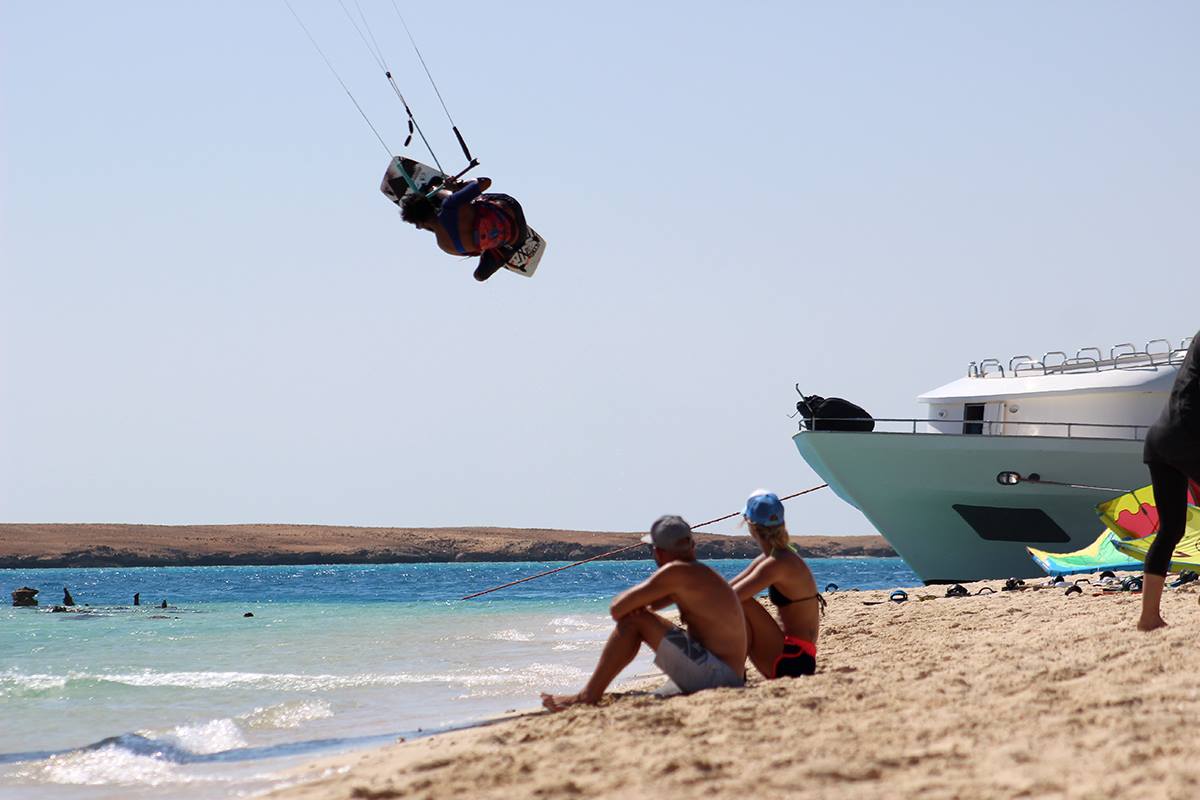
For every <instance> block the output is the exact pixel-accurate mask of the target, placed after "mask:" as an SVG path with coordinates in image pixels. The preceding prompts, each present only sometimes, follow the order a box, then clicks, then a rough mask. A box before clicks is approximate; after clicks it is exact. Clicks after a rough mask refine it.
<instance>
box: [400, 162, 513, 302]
mask: <svg viewBox="0 0 1200 800" xmlns="http://www.w3.org/2000/svg"><path fill="white" fill-rule="evenodd" d="M491 185H492V179H491V178H477V179H476V180H473V181H468V182H467V183H465V184H463V185H462V186H461V187H460V188H458V189H457V191H454V192H451V191H450V189H441V190H439V191H438V192H437V193H435V194H434V195H433V197H426V196H425V195H423V194H421V193H420V192H411V193H409V194H406V195H405V196H404V199H402V200H401V201H400V218H401V219H403V220H404V221H405V222H409V223H412V224H413V225H415V226H417V227H418V228H420V229H421V230H425V231H433V233H434V235H435V236H437V242H438V247H440V248H441V249H442V250H444V251H445V252H447V253H449V254H451V255H456V256H479V266H478V267H476V268H475V280H477V281H486V280H487V279H488V278H490V277H492V276H493V275H495V274H496V272H497V271H498V270H499V269H500V268H501V267H503V266H504V263H505V262H506V261H508V260H509V259H510V258H512V257H513V254H514V253H515V252H516V250H517V248H518V247H519V246H520V245H521V242H523V241H525V238H526V237H527V236H528V235H529V227H528V226H527V225H526V224H525V212H524V211H522V210H521V204H520V203H518V202H517V201H516V200H514V199H513V198H512V197H509V196H508V195H506V194H499V193H490V194H484V193H483V192H484V191H485V190H487V189H488V188H489V187H490V186H491Z"/></svg>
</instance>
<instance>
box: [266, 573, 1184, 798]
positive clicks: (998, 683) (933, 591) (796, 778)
mask: <svg viewBox="0 0 1200 800" xmlns="http://www.w3.org/2000/svg"><path fill="white" fill-rule="evenodd" d="M1001 585H1002V582H1000V581H984V582H981V583H977V584H969V585H968V587H969V588H971V589H972V590H975V589H977V588H978V587H980V586H992V587H994V588H997V589H998V588H999V587H1000V586H1001ZM1084 589H1085V592H1084V594H1083V595H1076V596H1071V597H1068V596H1064V593H1063V590H1061V589H1054V590H1039V591H1033V590H1027V591H1020V592H997V593H995V594H985V595H981V596H971V597H964V598H954V599H949V598H945V597H943V595H944V592H945V588H944V587H930V588H914V589H909V590H908V592H909V596H910V600H909V601H908V602H905V603H900V604H897V603H890V602H885V603H883V604H880V605H864V601H871V600H883V599H885V598H886V597H887V596H888V593H887V592H844V593H837V594H833V595H831V596H830V598H829V601H830V602H829V609H828V615H827V616H826V619H825V627H824V629H823V631H822V634H821V641H820V658H819V664H820V667H819V671H818V673H817V674H816V675H815V676H812V677H809V678H800V679H796V680H791V679H783V680H778V681H771V682H766V681H762V680H761V679H759V680H754V681H753V682H752V683H751V684H750V685H749V686H748V687H747V688H745V689H739V690H735V689H721V690H713V691H707V692H701V693H699V694H696V695H692V696H688V697H675V698H669V699H665V700H660V699H656V698H654V697H652V696H648V695H646V694H639V693H633V692H629V691H626V692H624V693H622V694H617V695H613V696H611V698H610V699H608V700H606V702H605V703H604V704H602V705H601V706H599V707H577V708H572V709H569V710H567V711H565V712H562V713H558V714H549V713H537V714H530V715H526V716H522V717H519V718H516V719H510V720H506V721H501V722H498V723H495V724H491V725H487V726H483V727H478V728H472V729H468V730H463V731H456V732H452V733H448V734H443V735H439V736H434V737H430V738H427V739H421V740H415V741H411V742H406V743H401V744H396V745H392V746H389V747H386V748H383V749H380V750H376V751H368V752H355V753H350V754H346V755H343V756H340V757H334V758H331V759H328V760H325V761H323V762H321V763H318V764H313V765H311V766H309V767H307V768H306V769H304V770H301V771H300V772H298V773H295V774H293V775H291V776H290V780H292V781H296V783H293V784H292V785H290V786H288V787H286V788H283V789H280V790H278V791H276V792H275V793H273V794H271V795H270V796H271V797H273V798H278V799H279V800H316V799H317V798H320V799H321V800H340V799H341V798H347V800H351V799H352V800H364V798H371V799H375V800H381V799H382V798H430V800H436V799H439V798H447V799H449V798H455V800H458V799H460V798H589V797H613V798H621V800H633V798H655V800H663V799H664V798H676V797H678V798H696V797H704V798H706V799H711V798H736V800H746V798H775V797H789V798H792V797H794V798H856V799H857V798H867V799H868V800H869V799H871V798H880V799H881V800H882V798H889V799H890V798H908V797H921V798H972V800H973V799H974V798H1013V797H1028V798H1060V797H1061V798H1083V797H1110V798H1111V797H1145V798H1185V797H1196V796H1200V788H1197V786H1196V777H1195V776H1196V768H1195V765H1196V759H1197V746H1198V745H1200V722H1198V721H1200V685H1198V683H1197V678H1196V676H1197V675H1200V642H1198V641H1197V634H1200V605H1198V603H1197V600H1198V599H1200V586H1198V585H1197V584H1196V583H1192V584H1189V585H1187V586H1185V587H1183V588H1180V589H1175V590H1169V591H1168V593H1167V596H1166V597H1165V598H1164V601H1163V613H1164V616H1165V618H1166V619H1167V621H1168V622H1170V623H1172V625H1171V627H1169V628H1167V629H1165V630H1160V631H1156V632H1154V633H1150V634H1140V633H1137V632H1136V631H1134V623H1135V621H1136V617H1137V610H1138V604H1139V603H1140V600H1141V597H1140V595H1133V594H1128V593H1123V594H1110V595H1102V596H1094V595H1093V593H1092V592H1093V590H1092V589H1091V588H1090V587H1088V586H1087V585H1084ZM921 597H927V598H936V599H930V600H929V601H925V602H923V601H921V600H919V598H921ZM530 700H531V704H532V703H536V702H537V699H536V698H530Z"/></svg>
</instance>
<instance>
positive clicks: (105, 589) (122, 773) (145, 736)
mask: <svg viewBox="0 0 1200 800" xmlns="http://www.w3.org/2000/svg"><path fill="white" fill-rule="evenodd" d="M719 564H720V568H721V569H722V571H727V572H730V573H732V572H734V571H736V570H737V569H740V568H741V567H742V566H744V564H745V562H719ZM543 566H544V565H542V564H533V565H529V564H526V565H521V564H498V565H486V564H485V565H480V564H471V565H456V564H450V565H446V564H441V565H362V566H345V567H231V568H221V567H206V568H176V569H162V568H158V569H141V570H136V569H124V570H96V569H92V570H42V571H15V570H8V571H0V580H2V583H3V585H5V586H8V585H9V584H12V586H13V587H15V586H19V585H23V584H29V585H33V586H38V587H40V588H42V589H43V592H44V594H43V597H45V596H46V595H51V596H53V593H54V590H55V589H57V587H60V586H63V585H66V586H69V587H70V589H71V592H72V594H74V595H75V597H76V599H77V600H78V601H79V602H80V603H93V605H90V606H79V607H76V608H75V609H72V611H70V612H68V613H49V610H48V609H46V608H44V607H43V608H41V609H19V608H4V609H0V631H3V636H4V643H5V645H6V646H5V647H3V648H0V701H2V702H3V703H4V706H5V712H6V725H5V726H4V727H3V728H2V729H0V787H7V786H12V787H19V788H20V791H21V793H22V795H23V796H26V797H33V798H36V797H46V798H50V797H54V798H76V797H77V798H80V799H81V800H89V799H91V798H99V797H105V796H113V795H112V790H113V789H114V787H121V789H120V792H119V793H120V794H121V796H123V797H172V798H176V797H178V798H189V797H213V796H227V795H230V794H234V793H236V792H240V791H243V790H246V789H247V788H251V787H254V786H264V785H267V784H269V783H270V781H272V780H274V778H273V777H272V776H273V775H274V774H275V773H276V772H277V771H278V770H279V769H283V768H285V767H287V766H290V765H293V764H295V763H299V762H300V761H304V760H308V759H310V758H311V757H313V756H314V755H315V754H319V753H323V752H333V751H336V750H338V749H346V748H351V747H361V746H370V745H375V744H379V743H383V742H387V741H393V740H395V739H396V738H397V737H412V736H416V735H423V734H426V733H429V732H431V731H433V730H442V729H446V728H450V727H456V726H462V725H465V724H470V723H472V722H475V721H478V720H481V719H484V718H488V717H493V716H497V715H502V714H504V713H506V712H509V711H511V710H513V709H528V708H531V707H533V706H535V705H536V702H537V700H536V698H537V694H538V692H539V691H551V692H566V691H572V690H575V689H578V688H579V686H580V685H581V684H582V682H583V681H584V680H585V679H586V677H587V675H588V674H589V673H590V670H591V668H592V666H594V663H595V660H596V657H597V655H598V653H599V650H600V648H601V647H602V645H603V642H604V640H605V639H606V637H607V636H608V633H609V631H610V630H611V626H612V622H611V619H610V618H609V616H608V613H607V609H608V601H609V599H610V597H611V596H612V595H613V594H615V593H616V592H617V591H620V590H621V589H623V588H625V587H627V586H629V585H631V584H632V583H635V582H636V581H639V580H641V579H643V578H644V577H645V576H646V575H648V574H649V573H650V571H652V569H653V565H652V564H651V563H649V562H618V563H611V564H596V565H587V567H584V568H579V569H577V570H572V571H569V572H567V573H562V574H560V575H559V576H555V577H554V578H551V579H547V580H545V581H541V582H539V583H540V584H541V585H526V586H523V587H515V588H514V590H512V591H511V592H510V593H504V594H501V593H498V594H497V595H496V596H494V597H490V598H489V599H487V600H485V601H482V602H480V601H472V602H467V603H461V602H458V601H457V600H456V599H455V598H457V597H459V596H461V595H462V594H465V593H467V591H469V590H471V589H474V588H478V587H479V586H487V585H490V584H495V583H501V582H504V581H505V580H508V579H510V576H513V575H517V576H519V575H520V574H522V573H525V572H530V571H536V570H537V569H540V568H542V567H543ZM813 566H814V570H815V571H816V572H817V575H818V580H819V581H822V582H825V581H832V582H837V583H839V584H841V585H842V586H843V587H844V588H848V587H850V586H853V585H855V582H858V583H860V584H861V583H870V582H874V583H876V584H878V583H881V582H882V583H885V585H888V586H891V585H897V584H898V583H903V582H905V581H908V582H909V583H911V582H912V577H911V573H907V571H906V570H905V569H904V568H903V564H902V562H899V561H898V560H896V559H855V560H854V562H853V563H850V562H848V561H844V560H836V563H832V560H831V563H828V564H822V563H821V560H814V562H813ZM134 591H141V592H142V596H143V598H157V597H166V598H167V599H168V601H169V607H168V608H167V609H160V608H157V607H156V606H157V603H156V604H155V606H139V607H136V608H135V607H132V606H129V605H124V606H121V605H118V604H119V603H120V602H121V601H122V600H124V599H125V598H128V597H131V596H132V592H134ZM126 602H127V601H126ZM247 612H249V613H252V614H253V615H254V616H253V617H244V616H243V614H245V613H247ZM9 643H11V645H12V646H11V647H10V646H8V645H9ZM654 672H655V670H654V668H653V666H652V665H651V656H650V654H649V653H648V652H647V653H643V654H642V655H641V656H639V659H638V660H637V661H636V662H635V663H634V665H632V666H631V667H630V668H629V670H627V672H626V678H629V677H631V676H636V675H642V674H648V673H654ZM166 787H170V789H169V790H168V789H167V788H166ZM106 793H107V794H106Z"/></svg>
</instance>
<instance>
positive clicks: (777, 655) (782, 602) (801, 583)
mask: <svg viewBox="0 0 1200 800" xmlns="http://www.w3.org/2000/svg"><path fill="white" fill-rule="evenodd" d="M743 518H744V519H745V520H746V525H747V526H748V527H749V528H750V536H751V537H752V538H753V539H754V541H755V542H756V543H757V544H758V546H759V547H760V548H761V549H762V555H760V556H758V557H757V558H755V559H754V560H753V561H752V562H750V566H748V567H746V569H744V570H742V573H741V574H740V575H738V576H737V577H736V578H734V579H733V580H732V581H730V584H731V585H732V586H733V591H734V593H736V594H737V596H738V600H740V601H741V603H742V612H743V613H744V614H745V615H746V632H747V633H748V634H749V636H750V642H749V645H750V661H751V662H752V663H753V664H754V666H755V667H756V668H757V669H758V671H759V672H761V673H762V675H763V677H764V678H768V679H771V678H782V677H796V676H799V675H812V674H813V673H814V672H816V671H817V632H818V631H819V630H820V627H821V606H822V605H823V604H824V598H822V597H821V595H820V594H819V593H818V592H817V584H816V581H815V580H814V579H813V576H812V572H810V571H809V569H808V565H807V564H805V563H804V559H803V558H801V557H800V555H799V554H798V553H796V551H795V550H793V549H792V546H791V544H790V543H789V541H788V531H787V526H785V525H784V523H783V503H781V502H780V501H779V498H778V497H777V496H776V495H775V494H773V493H772V492H768V491H767V490H766V489H759V490H757V491H755V492H754V493H753V494H751V495H750V497H749V499H747V500H746V510H745V511H744V512H743ZM763 589H766V590H767V597H768V598H769V599H770V601H771V602H772V603H773V604H774V605H775V608H776V610H777V611H778V612H779V621H780V623H782V629H781V628H780V625H777V624H776V623H775V620H774V618H772V616H771V615H770V613H768V612H767V610H766V609H765V608H763V607H762V605H760V604H759V602H758V598H757V595H758V593H759V592H761V591H762V590H763Z"/></svg>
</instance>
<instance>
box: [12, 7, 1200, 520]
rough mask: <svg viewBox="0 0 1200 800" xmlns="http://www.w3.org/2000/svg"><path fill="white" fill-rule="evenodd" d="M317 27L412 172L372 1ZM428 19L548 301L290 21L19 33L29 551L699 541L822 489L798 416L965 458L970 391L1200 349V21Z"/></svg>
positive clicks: (57, 26)
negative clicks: (954, 416)
mask: <svg viewBox="0 0 1200 800" xmlns="http://www.w3.org/2000/svg"><path fill="white" fill-rule="evenodd" d="M357 2H358V3H359V4H360V5H361V8H362V10H363V12H364V15H365V16H366V18H367V20H368V22H370V23H371V31H372V33H373V34H374V35H375V37H376V39H377V40H378V41H379V44H380V46H381V48H382V50H383V53H384V55H385V58H386V60H387V62H388V65H389V66H390V67H391V69H392V71H393V73H394V74H395V75H396V76H397V80H398V83H399V85H400V86H401V88H402V90H403V91H404V92H405V96H406V97H407V98H408V101H409V103H410V105H411V106H412V108H413V110H414V113H415V114H416V116H417V121H418V122H419V123H420V124H421V126H422V128H423V129H424V130H425V132H426V133H427V135H428V136H429V137H430V139H431V143H432V144H433V146H434V150H435V152H436V153H437V154H438V156H439V158H440V159H442V161H443V163H446V164H447V165H453V166H454V167H455V168H457V167H460V166H461V165H462V164H461V161H462V157H461V155H460V154H459V153H458V152H457V150H456V147H455V144H454V140H453V138H452V134H451V133H450V124H449V122H447V119H446V116H445V114H443V112H442V109H441V107H440V105H439V103H438V100H437V98H436V96H435V95H434V93H433V90H432V89H431V88H430V86H429V83H428V81H427V80H426V78H425V75H424V72H423V71H422V69H421V66H420V64H419V62H418V61H417V60H416V56H415V55H414V53H413V50H412V48H411V46H410V45H409V44H408V40H407V38H406V37H405V35H404V31H403V29H402V28H401V27H400V26H399V23H398V20H397V16H396V13H395V10H394V9H393V8H392V4H391V0H357ZM292 3H293V5H294V6H295V8H296V10H297V12H298V13H299V14H300V16H301V18H302V19H304V21H305V23H306V24H307V25H308V26H309V27H310V28H311V29H312V31H313V34H314V36H315V37H316V38H317V40H318V42H319V43H320V44H321V46H322V48H323V49H324V50H325V51H326V53H327V54H328V56H329V58H330V59H331V61H332V62H333V63H334V65H335V67H336V68H337V70H338V72H339V73H340V74H341V75H342V77H343V79H344V80H345V81H346V83H347V85H348V86H349V87H350V89H351V91H352V92H353V93H354V95H355V97H356V98H357V99H358V101H359V102H360V103H361V104H362V106H363V109H364V110H365V112H366V113H367V115H368V117H369V118H370V119H371V120H372V122H373V123H374V124H375V126H376V127H377V129H378V130H379V132H380V134H381V136H382V137H383V139H384V141H385V142H386V144H387V145H388V149H389V150H390V151H391V152H400V150H399V148H400V147H401V145H402V142H403V138H404V134H405V130H404V117H403V110H402V108H401V107H400V104H399V102H398V101H397V100H396V98H395V96H394V95H393V94H392V92H391V89H390V87H389V86H388V84H387V82H386V80H385V79H384V77H383V75H382V74H381V73H380V71H379V69H378V67H377V66H376V64H375V62H374V61H373V60H372V58H371V56H370V54H369V52H368V50H367V48H366V47H365V46H364V44H363V42H362V41H361V40H360V39H359V38H358V35H357V34H356V33H355V31H354V28H352V27H351V26H350V24H349V22H348V21H347V19H346V17H345V15H344V14H343V12H342V9H341V7H340V6H339V5H338V3H337V1H336V0H292ZM346 4H347V7H349V8H350V9H354V8H355V5H354V1H353V0H346ZM399 7H400V8H401V10H402V11H403V13H404V15H405V19H406V20H407V22H408V25H409V27H410V28H411V30H412V32H413V34H414V36H415V37H416V40H417V42H418V44H419V45H420V47H421V49H422V52H423V54H424V56H425V60H426V62H427V63H428V65H429V68H430V70H431V71H432V73H433V76H434V78H435V79H436V80H437V83H438V87H439V88H440V89H441V93H442V95H443V96H444V98H445V100H446V103H447V106H448V108H449V110H450V113H451V115H452V116H453V118H454V121H455V122H456V123H457V124H458V126H459V128H460V129H461V131H462V132H463V134H464V135H465V136H466V138H467V141H468V143H469V144H470V146H471V149H472V150H473V151H474V153H475V155H476V156H477V157H478V158H479V159H480V161H481V162H482V163H481V166H480V167H479V168H478V169H477V170H476V172H475V174H477V175H485V176H488V177H491V178H492V179H493V180H494V181H495V185H494V188H495V190H496V191H503V192H507V193H509V194H512V195H514V196H515V197H517V198H518V199H519V200H520V201H521V202H522V204H523V206H524V209H525V212H526V216H527V218H528V220H529V222H530V224H531V225H533V226H534V227H535V228H536V229H537V230H538V231H539V232H540V233H541V234H542V235H543V236H544V237H545V238H546V240H547V242H548V247H547V251H546V255H545V257H544V258H543V260H542V263H541V265H540V267H539V269H538V273H537V275H536V276H535V277H533V278H532V279H526V278H523V277H521V276H518V275H514V274H511V273H507V272H502V273H501V274H499V275H496V276H495V277H494V278H493V279H491V280H490V281H488V282H486V283H484V284H477V283H476V282H475V281H474V280H472V278H471V270H472V268H473V264H472V263H471V261H470V260H467V259H458V258H454V257H450V256H447V255H445V254H444V253H442V252H440V251H439V250H437V249H436V247H435V246H434V242H433V239H432V237H431V236H429V234H427V233H424V232H421V231H417V230H416V229H414V228H412V227H410V226H408V225H405V224H404V223H402V222H401V220H400V219H399V216H398V214H397V212H396V209H395V208H394V206H392V204H391V203H390V202H389V201H388V200H387V199H386V198H384V196H383V195H382V194H380V192H379V191H378V186H379V182H380V179H381V177H382V175H383V172H384V169H385V168H386V166H387V163H388V157H389V153H388V152H385V148H384V146H383V145H382V144H381V143H380V142H379V141H378V140H377V139H376V138H375V137H374V135H373V134H372V133H371V131H370V129H369V128H368V127H367V126H366V124H365V123H364V122H363V120H362V118H361V117H360V116H359V115H358V112H357V111H355V109H354V106H353V105H352V104H351V102H350V100H349V99H348V98H347V97H346V95H345V94H344V93H343V91H342V89H341V88H340V87H339V86H338V84H337V82H336V81H335V79H334V78H333V77H332V76H331V74H330V73H329V71H328V69H327V68H326V66H325V64H324V63H323V62H322V61H321V59H320V57H319V56H318V55H317V53H316V51H315V50H314V49H313V47H312V45H311V44H310V42H309V41H308V40H307V39H306V38H305V36H304V34H303V32H302V31H301V29H300V28H299V26H298V25H297V24H296V21H295V20H294V19H293V18H292V16H291V14H290V13H289V11H288V8H287V6H286V5H285V4H284V2H283V0H278V1H276V0H259V1H258V2H253V3H247V2H245V1H244V0H206V1H205V2H177V3H162V2H123V1H122V0H114V2H109V3H103V4H100V3H92V2H83V1H82V0H64V1H63V2H56V3H33V2H17V1H16V0H0V521H6V522H124V523H155V524H169V523H245V522H293V523H319V524H349V525H390V526H460V525H498V526H517V527H548V528H570V529H582V530H639V529H645V528H647V527H648V525H649V524H650V522H652V521H653V519H654V518H656V517H657V516H659V515H660V514H664V513H678V514H682V515H683V516H684V517H685V518H687V519H689V520H690V521H692V522H698V521H700V520H702V519H707V518H710V517H715V516H718V515H720V514H724V513H728V512H732V511H736V510H738V509H739V508H740V507H741V504H742V502H743V500H744V498H745V496H746V494H747V493H748V492H749V491H750V490H752V489H754V488H756V487H767V488H771V489H774V490H775V491H777V492H778V493H780V494H784V493H790V492H794V491H798V490H800V489H804V488H807V487H810V486H813V485H815V484H818V483H820V479H819V478H818V477H817V476H816V475H815V474H814V473H813V472H812V471H811V470H810V469H809V468H808V466H807V465H806V464H805V463H804V461H803V459H802V458H801V457H800V456H799V454H798V453H797V452H796V449H795V446H794V444H793V443H792V441H791V436H792V435H793V434H794V433H795V431H796V420H793V419H789V418H788V414H789V413H792V412H793V411H794V403H795V401H796V399H797V398H796V393H795V390H794V388H793V387H794V385H795V384H796V383H799V384H800V386H801V388H802V389H804V390H805V391H806V392H810V393H817V394H821V395H825V396H839V397H844V398H847V399H849V400H851V401H853V402H856V403H858V404H859V405H862V406H864V407H865V408H866V409H868V411H870V412H871V413H873V414H874V415H876V416H879V417H913V416H924V410H923V407H921V406H920V405H919V404H918V403H917V402H916V400H915V398H916V396H917V395H919V394H921V393H922V392H924V391H926V390H928V389H931V388H933V387H936V386H939V385H941V384H943V383H946V382H948V381H950V380H953V379H956V378H958V377H960V376H962V375H963V374H965V371H966V367H967V364H968V363H969V362H970V361H972V360H979V359H982V358H987V357H998V358H1001V359H1002V360H1004V361H1007V359H1008V357H1009V356H1012V355H1015V354H1020V353H1030V354H1034V355H1035V356H1036V355H1039V354H1041V353H1043V352H1046V351H1050V350H1065V351H1068V352H1074V351H1075V350H1076V349H1078V348H1080V347H1085V346H1097V347H1100V348H1102V349H1105V350H1107V348H1108V347H1110V346H1111V345H1113V344H1116V343H1119V342H1136V343H1143V342H1145V341H1147V340H1149V339H1154V338H1158V337H1167V338H1170V339H1174V340H1177V339H1180V338H1184V337H1187V336H1190V335H1191V334H1192V333H1194V332H1195V331H1196V329H1197V328H1198V327H1200V314H1197V313H1196V310H1195V308H1196V303H1195V296H1196V295H1195V291H1194V288H1193V287H1194V285H1195V275H1196V269H1195V268H1196V263H1197V257H1198V256H1200V225H1197V224H1196V209H1197V208H1200V155H1198V151H1197V146H1196V143H1197V142H1200V90H1198V87H1197V76H1200V50H1198V49H1197V48H1196V47H1195V32H1196V31H1197V30H1200V4H1196V3H1191V2H1156V3H1152V4H1151V3H1134V2H1120V3H1115V2H1090V1H1089V2H1005V3H961V2H912V3H894V2H846V3H811V2H779V3H769V2H747V3H738V4H733V3H709V2H686V3H685V2H665V1H664V2H659V3H646V2H636V3H635V2H624V0H615V1H614V2H607V3H600V4H582V3H562V2H513V3H495V2H473V0H467V1H466V2H460V3H453V4H451V3H421V4H417V3H411V2H406V1H405V0H400V2H399ZM405 152H407V153H408V154H410V155H412V156H413V157H416V158H418V160H427V159H423V156H424V153H423V151H421V150H420V149H419V142H418V143H414V145H413V146H411V147H410V148H409V150H407V151H405ZM788 515H789V517H788V518H789V528H790V529H791V530H792V532H793V533H798V534H805V533H810V534H860V533H870V532H872V528H871V526H870V524H869V523H868V522H867V521H866V520H865V519H864V518H863V517H862V516H861V515H859V514H858V513H857V512H856V511H854V510H853V509H852V508H850V507H849V506H847V505H846V504H844V503H842V502H841V501H840V500H838V499H837V498H836V497H835V496H834V495H833V494H832V493H830V492H828V491H824V492H816V493H814V494H812V495H808V496H806V497H804V498H800V499H797V500H795V501H792V502H791V503H789V511H788ZM717 530H718V531H730V532H732V531H734V530H736V528H733V527H728V526H727V527H724V528H721V527H718V528H717Z"/></svg>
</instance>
